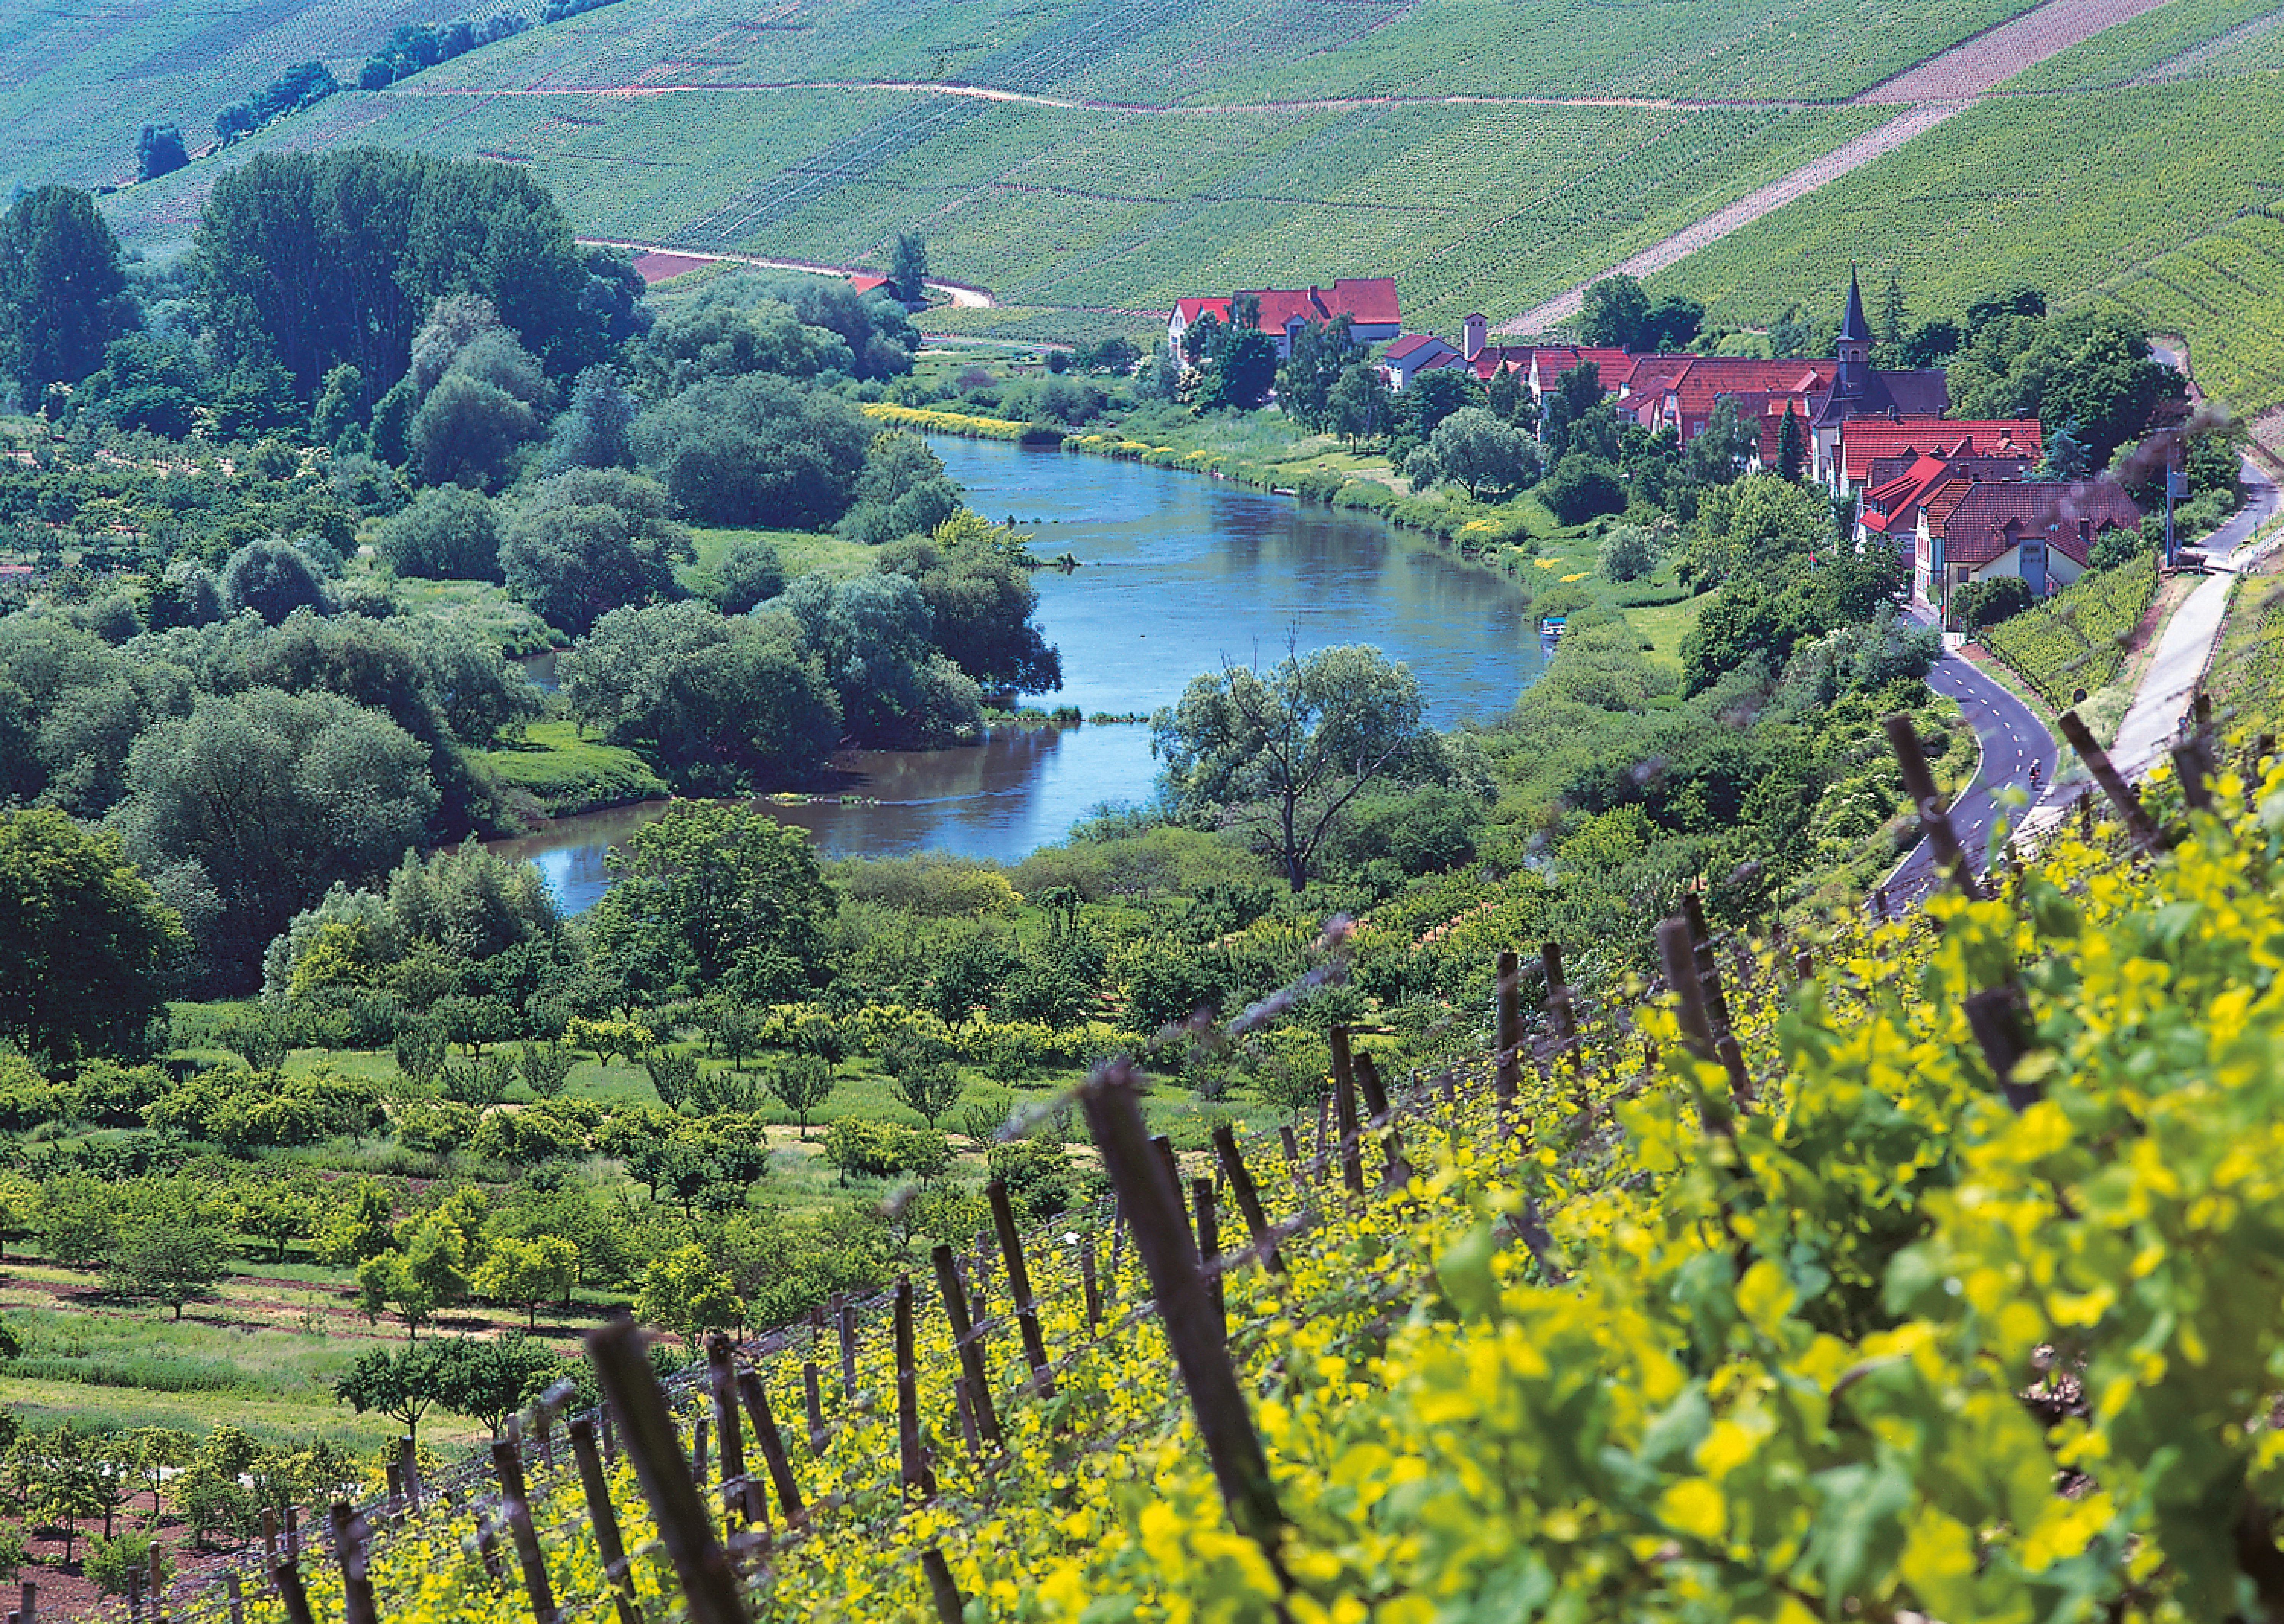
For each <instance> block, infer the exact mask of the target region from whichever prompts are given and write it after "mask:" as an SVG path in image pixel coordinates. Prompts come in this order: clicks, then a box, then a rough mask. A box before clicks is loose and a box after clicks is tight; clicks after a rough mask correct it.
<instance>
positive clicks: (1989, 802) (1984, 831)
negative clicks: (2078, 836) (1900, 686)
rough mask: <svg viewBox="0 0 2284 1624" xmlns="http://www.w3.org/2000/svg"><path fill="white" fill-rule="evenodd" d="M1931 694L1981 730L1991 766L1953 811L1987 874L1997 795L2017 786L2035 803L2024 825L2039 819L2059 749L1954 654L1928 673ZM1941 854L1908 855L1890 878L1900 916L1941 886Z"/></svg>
mask: <svg viewBox="0 0 2284 1624" xmlns="http://www.w3.org/2000/svg"><path fill="white" fill-rule="evenodd" d="M1928 687H1930V688H1932V689H1934V690H1935V691H1936V692H1937V693H1945V694H1949V695H1950V696H1951V697H1952V699H1956V700H1958V701H1959V714H1961V715H1963V716H1965V717H1966V718H1967V724H1968V725H1969V726H1970V727H1972V728H1973V729H1974V730H1975V741H1976V743H1978V744H1979V745H1981V746H1982V747H1983V760H1982V761H1981V762H1980V763H1979V764H1978V765H1977V767H1976V768H1975V777H1973V778H1972V779H1971V780H1970V781H1969V782H1968V784H1967V787H1966V789H1964V790H1963V791H1961V792H1959V798H1958V800H1957V801H1956V803H1955V804H1954V805H1953V806H1952V809H1951V826H1952V828H1953V829H1954V830H1956V831H1957V832H1958V833H1959V844H1960V845H1961V846H1963V847H1966V848H1967V860H1968V861H1969V862H1970V863H1973V864H1974V865H1975V871H1976V872H1978V873H1980V872H1981V871H1982V870H1983V864H1984V861H1985V857H1986V855H1987V854H1988V852H1989V850H1990V841H1991V825H1992V824H1995V823H1996V822H1998V820H1999V803H1998V801H1997V800H1996V794H1997V792H1999V791H2000V790H2002V789H2006V788H2008V787H2010V786H2012V787H2014V788H2019V789H2020V790H2022V792H2024V793H2025V794H2027V795H2029V796H2030V802H2031V804H2030V807H2029V808H2025V809H2024V810H2023V811H2022V813H2019V814H2017V815H2016V818H2015V821H2016V822H2017V823H2018V824H2019V823H2020V822H2021V820H2022V818H2023V817H2025V816H2028V815H2029V813H2030V812H2031V811H2035V810H2036V809H2037V808H2038V801H2039V800H2040V799H2041V798H2042V797H2043V796H2045V795H2046V794H2049V793H2051V792H2052V791H2053V782H2054V760H2055V755H2056V750H2057V747H2056V746H2055V744H2054V740H2053V735H2052V734H2050V733H2048V732H2047V731H2046V729H2045V723H2043V722H2040V721H2039V720H2038V717H2037V716H2035V715H2033V714H2031V712H2030V707H2029V706H2027V705H2025V704H2023V703H2022V700H2020V699H2016V698H2015V697H2014V695H2013V694H2011V693H2009V692H2007V691H2006V689H2005V688H2003V687H2001V686H1999V683H1995V682H1993V681H1991V679H1990V678H1989V677H1987V676H1985V675H1983V673H1982V672H1980V671H1978V670H1976V669H1975V666H1974V663H1973V662H1972V661H1970V660H1965V659H1962V658H1961V657H1960V656H1959V655H1958V654H1956V653H1953V652H1952V651H1950V650H1948V649H1946V650H1944V655H1943V658H1942V659H1940V660H1936V663H1935V667H1934V668H1933V669H1932V670H1930V671H1929V672H1928ZM2033 765H2035V766H2036V767H2037V768H2038V788H2037V789H2036V790H2033V789H2032V788H2031V786H2030V769H2031V767H2032V766H2033ZM1943 878H1944V877H1943V876H1942V875H1941V874H1939V873H1937V872H1936V863H1935V854H1934V852H1932V851H1931V850H1930V849H1928V843H1927V842H1926V841H1925V840H1924V839H1922V840H1921V841H1920V843H1919V844H1918V845H1916V846H1914V847H1912V849H1911V850H1910V851H1909V852H1907V853H1905V855H1904V860H1903V861H1902V862H1901V863H1897V865H1896V867H1895V870H1894V871H1893V872H1891V873H1890V874H1889V876H1888V879H1887V886H1888V902H1889V906H1890V907H1891V908H1900V907H1902V906H1904V905H1905V903H1908V902H1914V901H1916V900H1917V899H1918V898H1920V896H1922V895H1924V894H1926V893H1927V892H1928V891H1931V890H1933V889H1934V888H1935V887H1936V885H1937V884H1938V883H1940V882H1941V880H1942V879H1943Z"/></svg>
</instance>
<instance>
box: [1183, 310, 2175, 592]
mask: <svg viewBox="0 0 2284 1624" xmlns="http://www.w3.org/2000/svg"><path fill="white" fill-rule="evenodd" d="M1255 308H1257V310H1258V312H1259V316H1258V320H1259V324H1260V327H1261V330H1262V331H1263V332H1264V333H1267V334H1268V335H1269V336H1270V337H1271V339H1273V340H1274V341H1275V343H1276V346H1277V350H1278V354H1279V356H1280V358H1281V357H1285V356H1289V355H1291V353H1292V348H1293V344H1294V341H1295V338H1296V337H1297V336H1298V335H1299V334H1300V332H1301V331H1302V329H1303V328H1304V327H1312V326H1313V327H1319V328H1324V327H1330V326H1333V325H1334V324H1341V323H1342V318H1346V319H1345V323H1344V326H1345V331H1346V332H1347V333H1348V336H1349V341H1350V342H1351V343H1352V344H1354V345H1356V346H1357V347H1374V348H1376V350H1377V356H1376V362H1375V364H1376V367H1377V370H1378V372H1379V375H1380V377H1381V379H1382V380H1383V381H1384V382H1385V384H1386V385H1387V386H1388V389H1389V390H1390V391H1391V392H1393V393H1394V394H1397V395H1401V394H1403V393H1404V391H1406V390H1407V389H1410V388H1412V387H1413V386H1415V385H1416V384H1417V383H1418V382H1419V380H1420V379H1422V378H1425V377H1429V376H1432V375H1434V374H1435V373H1438V372H1456V373H1459V374H1461V375H1463V376H1466V377H1469V378H1472V379H1474V380H1476V381H1477V382H1479V383H1482V384H1483V385H1486V386H1488V385H1490V383H1491V382H1492V381H1493V380H1494V379H1499V378H1501V377H1502V376H1506V377H1510V378H1512V379H1514V380H1515V381H1516V382H1517V383H1519V384H1520V385H1521V386H1524V387H1526V388H1527V389H1528V390H1529V394H1530V396H1531V398H1532V400H1533V401H1534V402H1543V401H1544V400H1545V398H1546V396H1547V395H1548V394H1551V393H1552V392H1553V391H1554V390H1555V389H1556V388H1557V387H1558V386H1559V384H1560V379H1562V378H1563V376H1564V375H1565V374H1567V373H1571V372H1573V371H1575V370H1576V369H1578V368H1581V367H1590V368H1592V369H1593V371H1594V373H1595V375H1596V378H1597V379H1598V381H1599V382H1600V386H1601V389H1602V393H1603V398H1604V399H1605V400H1606V401H1607V402H1608V404H1609V406H1610V408H1611V410H1613V411H1614V412H1615V414H1616V415H1617V417H1618V418H1619V419H1620V421H1621V423H1631V424H1636V425H1639V426H1640V427H1641V428H1643V429H1645V430H1647V431H1649V432H1651V433H1657V432H1659V431H1661V430H1663V431H1669V432H1670V433H1672V434H1673V435H1674V437H1675V439H1676V441H1677V442H1678V444H1679V445H1682V446H1686V445H1688V444H1689V443H1690V442H1692V441H1694V440H1696V439H1697V438H1698V437H1699V436H1700V435H1701V434H1702V433H1705V432H1706V430H1707V428H1708V426H1709V425H1710V424H1711V423H1712V422H1713V420H1714V417H1715V410H1716V407H1717V405H1718V404H1719V403H1720V402H1730V403H1731V406H1732V409H1733V411H1734V413H1735V415H1736V418H1737V419H1738V421H1740V423H1745V424H1749V425H1751V426H1753V428H1755V429H1756V430H1757V440H1758V443H1757V449H1756V451H1755V452H1754V453H1753V454H1752V455H1751V456H1750V457H1748V460H1747V471H1748V472H1758V471H1762V470H1770V471H1775V470H1779V468H1782V469H1783V470H1784V471H1785V472H1787V476H1788V477H1796V478H1799V479H1802V480H1809V481H1812V482H1814V483H1815V484H1817V485H1819V486H1820V487H1822V488H1824V489H1825V490H1826V492H1828V493H1829V494H1830V495H1831V496H1834V498H1837V499H1842V500H1850V501H1852V502H1853V504H1854V510H1855V515H1856V517H1855V527H1854V537H1855V542H1856V544H1857V546H1858V548H1859V549H1863V548H1870V547H1873V546H1887V547H1889V548H1892V549H1894V550H1895V551H1896V552H1897V555H1898V556H1899V557H1901V558H1905V559H1907V560H1908V561H1909V565H1910V574H1911V589H1912V600H1913V603H1914V605H1917V606H1919V607H1920V608H1921V609H1923V610H1924V611H1925V612H1926V613H1928V614H1929V615H1931V616H1932V617H1934V618H1935V619H1936V621H1937V622H1938V623H1939V624H1941V625H1943V626H1944V628H1946V629H1952V630H1956V629H1959V627H1960V624H1961V613H1960V605H1961V589H1963V588H1965V587H1967V585H1968V584H1969V583H1971V582H1989V581H1995V580H1999V579H2002V578H2013V579H2017V580H2020V581H2022V582H2023V583H2024V584H2025V586H2026V587H2027V588H2028V589H2029V593H2030V596H2031V597H2033V598H2042V597H2049V596H2051V595H2053V593H2055V592H2058V591H2060V590H2061V589H2063V588H2065V587H2067V586H2069V584H2070V583H2071V582H2075V581H2077V579H2078V578H2079V576H2080V575H2082V574H2085V572H2086V570H2087V569H2089V568H2090V567H2092V564H2093V558H2094V550H2095V548H2096V547H2097V545H2098V544H2099V543H2100V540H2101V538H2102V537H2103V536H2104V535H2108V534H2110V533H2112V532H2118V531H2124V532H2134V531H2138V530H2139V527H2140V525H2141V520H2142V513H2141V510H2140V508H2139V505H2138V504H2136V503H2134V502H2133V501H2132V500H2131V498H2130V497H2129V496H2127V495H2126V494H2125V492H2124V491H2123V490H2122V489H2120V488H2118V487H2117V486H2116V484H2115V483H2114V482H2110V481H2107V480H2070V479H2064V478H2059V477H2055V476H2054V475H2053V473H2052V472H2051V471H2050V470H2048V468H2047V466H2046V464H2045V460H2044V459H2045V445H2044V436H2043V433H2042V429H2041V426H2040V424H2039V422H2038V419H2037V418H2034V417H2032V418H2003V419H1972V418H1952V417H1951V416H1949V415H1948V413H1949V410H1950V407H1951V394H1950V390H1949V386H1948V384H1947V381H1946V379H1945V375H1944V370H1943V369H1942V368H1939V367H1935V368H1918V369H1887V368H1880V367H1876V366H1874V365H1873V363H1872V359H1871V355H1872V348H1873V333H1872V327H1871V324H1870V322H1869V321H1868V320H1867V319H1866V314H1865V308H1864V299H1863V293H1862V290H1861V287H1860V285H1858V280H1857V278H1856V277H1854V276H1853V275H1851V276H1850V280H1849V285H1848V291H1847V295H1846V301H1845V304H1844V307H1843V309H1842V318H1841V324H1840V328H1839V332H1838V335H1837V338H1836V340H1835V342H1834V354H1833V355H1827V356H1812V357H1810V356H1782V357H1777V358H1773V359H1764V358H1760V357H1751V356H1738V355H1698V354H1693V353H1691V352H1689V351H1686V350H1656V351H1647V352H1637V351H1634V350H1631V349H1628V348H1624V347H1607V346H1605V347H1592V346H1582V345H1544V344H1537V345H1533V344H1495V343H1493V342H1491V341H1490V337H1491V335H1490V318H1489V317H1487V316H1484V315H1482V313H1480V312H1477V313H1474V314H1471V315H1469V316H1467V317H1466V318H1465V320H1464V323H1463V324H1462V329H1461V332H1460V333H1459V342H1458V344H1457V345H1454V344H1452V343H1451V342H1449V341H1447V340H1445V339H1443V337H1441V336H1439V335H1437V334H1435V333H1426V332H1406V331H1405V330H1404V323H1403V317H1402V312H1401V307H1400V303H1399V300H1398V296H1397V293H1396V284H1395V279H1394V278H1393V277H1355V278H1343V279H1339V280H1336V281H1334V283H1332V284H1331V285H1329V286H1322V287H1319V286H1310V287H1308V288H1305V289H1299V290H1279V289H1260V290H1252V291H1247V292H1240V293H1234V294H1232V295H1230V296H1229V297H1226V298H1214V297H1201V298H1185V299H1183V300H1181V301H1177V304H1176V305H1175V308H1173V309H1172V311H1170V312H1169V315H1168V318H1167V326H1166V333H1167V341H1168V344H1169V348H1171V349H1173V350H1176V351H1178V350H1179V349H1180V348H1181V347H1182V343H1183V340H1184V338H1185V335H1187V334H1189V333H1190V332H1191V330H1192V329H1193V327H1195V326H1196V325H1197V324H1199V323H1201V321H1208V320H1210V321H1212V322H1216V323H1219V324H1224V325H1226V324H1229V323H1230V322H1231V321H1232V320H1233V319H1239V316H1240V313H1249V312H1251V311H1252V310H1254V309H1255ZM1788 438H1789V439H1790V441H1791V443H1792V446H1793V447H1795V448H1796V449H1792V450H1790V451H1789V452H1788V450H1787V439H1788ZM2168 562H2171V560H2170V559H2169V560H2168Z"/></svg>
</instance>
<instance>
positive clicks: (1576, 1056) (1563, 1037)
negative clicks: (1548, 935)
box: [1538, 941, 1585, 1071]
mask: <svg viewBox="0 0 2284 1624" xmlns="http://www.w3.org/2000/svg"><path fill="white" fill-rule="evenodd" d="M1538 962H1539V964H1540V966H1541V967H1542V968H1544V969H1545V972H1546V1024H1547V1025H1548V1027H1552V1028H1553V1033H1554V1041H1555V1042H1557V1043H1559V1044H1560V1045H1561V1050H1562V1053H1563V1054H1564V1055H1566V1056H1568V1058H1569V1060H1570V1063H1571V1064H1572V1065H1573V1066H1577V1067H1578V1068H1579V1069H1580V1070H1582V1071H1583V1070H1584V1066H1585V1060H1584V1056H1583V1055H1581V1054H1580V1053H1579V1050H1578V1010H1577V1005H1576V1002H1575V1001H1574V1000H1573V999H1572V998H1571V996H1570V981H1569V978H1568V977H1567V976H1565V975H1564V974H1563V973H1562V944H1561V943H1560V942H1559V941H1548V942H1542V943H1540V944H1539V949H1538Z"/></svg>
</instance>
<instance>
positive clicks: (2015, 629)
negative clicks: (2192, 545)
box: [1982, 553, 2157, 710]
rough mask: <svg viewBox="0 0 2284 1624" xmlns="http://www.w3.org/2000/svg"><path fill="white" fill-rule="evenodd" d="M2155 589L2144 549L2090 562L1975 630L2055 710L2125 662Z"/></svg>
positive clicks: (2153, 568)
mask: <svg viewBox="0 0 2284 1624" xmlns="http://www.w3.org/2000/svg"><path fill="white" fill-rule="evenodd" d="M2156 595H2157V560H2156V555H2155V553H2144V554H2143V555H2142V556H2141V557H2140V558H2137V559H2135V560H2133V561H2132V562H2131V563H2127V564H2120V565H2118V566H2116V567H2115V568H2111V569H2106V570H2091V571H2088V572H2087V573H2086V574H2084V575H2081V576H2080V577H2078V579H2077V581H2076V582H2072V583H2071V584H2070V585H2069V586H2067V587H2065V588H2063V589H2061V591H2060V592H2057V593H2055V594H2054V596H2053V597H2050V598H2047V599H2046V600H2045V601H2044V602H2043V603H2039V604H2037V605H2033V606H2032V607H2030V608H2029V609H2025V610H2024V611H2022V613H2020V614H2017V615H2015V616H2014V617H2013V618H2012V619H2010V620H2006V621H2000V622H1999V624H1998V625H1996V626H1993V627H1991V628H1989V629H1987V630H1985V631H1984V632H1983V635H1982V636H1983V646H1984V647H1985V648H1987V649H1989V650H1990V651H1991V652H1992V653H1993V654H1996V655H1997V656H1998V657H1999V659H2001V660H2005V661H2006V663H2007V664H2008V665H2010V666H2012V667H2013V668H2014V669H2015V670H2016V671H2018V672H2020V673H2021V674H2022V680H2023V681H2025V682H2027V683H2030V686H2031V687H2032V688H2034V689H2035V690H2037V691H2038V697H2039V698H2040V699H2044V700H2045V702H2046V703H2047V704H2048V705H2051V706H2053V707H2054V708H2055V709H2056V710H2062V709H2065V708H2067V707H2069V705H2070V703H2071V695H2072V693H2073V692H2074V691H2077V690H2080V689H2083V690H2084V691H2085V692H2087V693H2092V692H2094V691H2096V690H2098V689H2101V688H2105V687H2107V686H2108V684H2109V683H2110V682H2111V681H2112V680H2113V679H2114V678H2116V675H2117V673H2118V671H2119V669H2120V668H2123V666H2124V663H2125V642H2126V639H2127V638H2129V637H2130V636H2132V635H2133V630H2134V629H2135V628H2136V627H2138V626H2139V625H2140V624H2141V617H2142V616H2143V615H2145V614H2147V613H2148V611H2149V602H2150V600H2151V599H2152V598H2154V597H2155V596H2156Z"/></svg>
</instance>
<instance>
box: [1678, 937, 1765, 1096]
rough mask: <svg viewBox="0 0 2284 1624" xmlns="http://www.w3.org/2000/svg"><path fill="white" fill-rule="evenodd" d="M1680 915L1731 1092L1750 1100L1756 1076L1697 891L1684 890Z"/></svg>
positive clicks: (1706, 1016)
mask: <svg viewBox="0 0 2284 1624" xmlns="http://www.w3.org/2000/svg"><path fill="white" fill-rule="evenodd" d="M1681 917H1683V918H1684V919H1686V920H1687V921H1688V922H1689V944H1690V956H1692V957H1693V959H1695V960H1696V963H1697V986H1698V989H1699V990H1700V991H1701V993H1702V994H1703V995H1704V997H1705V1024H1706V1027H1707V1028H1708V1029H1709V1031H1710V1032H1711V1033H1712V1035H1713V1052H1714V1053H1715V1054H1716V1055H1717V1056H1718V1057H1719V1058H1720V1061H1721V1067H1722V1069H1723V1070H1724V1071H1725V1072H1727V1073H1728V1074H1729V1092H1730V1093H1732V1094H1733V1095H1735V1096H1736V1097H1738V1099H1740V1100H1741V1101H1750V1100H1751V1099H1752V1097H1753V1080H1752V1077H1751V1074H1748V1072H1747V1071H1746V1070H1745V1054H1744V1051H1743V1050H1740V1049H1739V1048H1738V1047H1737V1035H1736V1033H1735V1032H1734V1031H1733V1029H1732V1028H1731V1027H1730V1025H1729V999H1728V996H1727V995H1726V994H1725V993H1723V992H1722V990H1721V965H1720V963H1719V961H1718V960H1717V959H1716V958H1715V957H1714V956H1713V936H1712V933H1710V932H1709V931H1708V930H1707V929H1706V928H1705V910H1704V908H1703V906H1702V905H1701V904H1700V903H1699V902H1698V900H1697V894H1696V893H1695V892H1693V891H1687V892H1684V893H1683V894H1682V897H1681Z"/></svg>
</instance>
